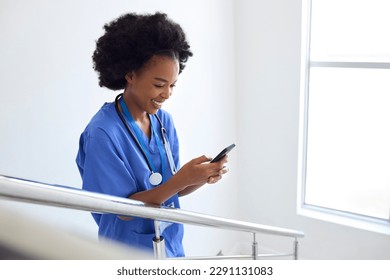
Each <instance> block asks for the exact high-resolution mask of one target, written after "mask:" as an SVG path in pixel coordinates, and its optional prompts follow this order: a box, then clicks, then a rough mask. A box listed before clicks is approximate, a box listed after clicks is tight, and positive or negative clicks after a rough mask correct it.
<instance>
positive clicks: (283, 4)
mask: <svg viewBox="0 0 390 280" xmlns="http://www.w3.org/2000/svg"><path fill="white" fill-rule="evenodd" d="M239 3H240V4H239V5H236V7H237V9H236V12H237V13H236V22H237V37H236V43H237V45H236V46H237V48H236V58H237V61H236V66H237V97H236V98H237V104H238V106H237V108H238V129H237V132H238V137H239V140H238V144H239V147H240V153H239V155H238V162H239V171H238V172H239V175H240V177H239V186H240V192H239V200H238V201H239V205H238V207H239V209H240V212H239V213H240V217H242V219H244V218H245V219H246V220H250V221H253V222H257V223H265V224H270V225H275V226H282V227H290V228H295V229H300V230H303V231H304V232H305V234H306V236H305V238H303V239H302V240H300V243H301V247H300V256H301V258H307V259H389V258H390V236H388V235H383V234H377V233H373V232H369V231H364V230H358V229H355V228H351V227H347V226H341V225H336V224H333V223H329V222H323V221H320V220H314V219H311V218H307V217H304V216H300V215H297V210H296V209H297V206H296V197H297V158H298V121H299V120H298V117H299V81H300V77H299V73H300V27H301V1H300V0H274V1H266V0H242V1H239ZM260 242H262V244H263V245H264V246H265V247H271V248H273V249H277V248H279V249H282V248H286V246H291V245H288V244H289V243H286V242H285V241H284V240H282V241H280V239H275V238H269V237H267V236H264V237H263V238H262V239H261V241H260ZM286 244H287V245H286ZM287 248H288V247H287Z"/></svg>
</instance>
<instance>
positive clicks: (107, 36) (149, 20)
mask: <svg viewBox="0 0 390 280" xmlns="http://www.w3.org/2000/svg"><path fill="white" fill-rule="evenodd" d="M104 30H105V33H104V34H103V35H102V36H101V37H100V38H99V39H98V40H97V41H96V49H95V51H94V53H93V56H92V60H93V68H94V69H95V71H96V72H97V73H98V76H99V86H101V87H106V88H109V89H112V90H121V89H124V88H125V86H126V79H125V75H126V74H127V73H129V72H132V71H137V70H139V69H141V68H142V66H143V65H144V64H145V63H146V62H147V61H148V60H149V59H150V58H151V57H152V56H154V55H166V56H170V57H172V58H176V59H177V60H178V62H179V73H181V72H182V71H183V69H184V67H185V63H186V62H187V60H188V57H190V56H192V52H191V50H190V46H189V44H188V42H187V40H186V37H185V33H184V31H183V30H182V28H181V27H180V25H178V24H177V23H175V22H173V21H172V20H170V19H169V18H168V17H167V15H166V14H164V13H159V12H157V13H155V14H145V15H138V14H135V13H130V14H125V15H122V16H120V17H119V18H117V19H115V20H113V21H111V22H110V23H108V24H105V25H104Z"/></svg>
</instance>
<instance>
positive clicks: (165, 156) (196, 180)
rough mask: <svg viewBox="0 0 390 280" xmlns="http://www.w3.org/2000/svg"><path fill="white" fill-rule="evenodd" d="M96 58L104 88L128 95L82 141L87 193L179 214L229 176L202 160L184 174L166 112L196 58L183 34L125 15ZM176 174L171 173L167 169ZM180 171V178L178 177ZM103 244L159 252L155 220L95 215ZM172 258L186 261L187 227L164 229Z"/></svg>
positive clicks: (158, 17) (110, 27) (162, 20)
mask: <svg viewBox="0 0 390 280" xmlns="http://www.w3.org/2000/svg"><path fill="white" fill-rule="evenodd" d="M104 29H105V34H104V35H103V36H102V37H100V38H99V39H98V41H97V43H96V50H95V52H94V55H93V61H94V68H95V70H96V71H97V72H98V75H99V85H100V86H102V87H106V88H109V89H112V90H123V93H121V94H120V95H118V96H117V98H116V101H115V102H110V103H105V104H104V105H103V107H102V108H101V109H100V110H99V111H98V112H97V113H96V115H95V116H94V117H93V118H92V120H91V121H90V122H89V124H88V125H87V127H86V128H85V130H84V132H83V133H82V135H81V137H80V146H79V152H78V154H77V159H76V161H77V166H78V168H79V171H80V174H81V177H82V180H83V189H85V190H88V191H93V192H99V193H105V194H111V195H115V196H119V197H130V198H132V199H136V200H140V201H143V202H146V203H152V204H158V205H161V204H162V205H165V206H168V207H175V208H179V207H180V204H179V196H182V195H187V194H189V193H191V192H193V191H195V190H196V189H198V188H200V187H201V186H203V185H205V184H206V183H209V184H210V183H216V182H218V181H219V180H220V179H221V178H222V175H223V174H225V173H226V172H227V168H225V166H224V164H225V163H226V162H227V158H226V157H224V158H223V159H222V160H220V161H218V162H214V163H210V162H209V161H210V160H211V159H210V158H208V157H206V156H199V157H197V158H195V159H193V160H191V161H189V162H188V163H187V164H185V165H184V166H183V167H182V168H179V167H180V161H179V141H178V137H177V134H176V129H175V126H174V124H173V120H172V117H171V115H170V114H169V113H168V112H166V111H164V110H163V109H161V108H162V106H163V103H164V101H166V100H167V99H169V98H170V96H171V94H172V89H173V87H174V86H175V83H176V81H177V80H178V77H179V74H180V73H181V71H182V70H183V69H184V66H185V62H186V61H187V59H188V57H190V56H191V55H192V52H191V51H190V49H189V48H190V46H189V44H188V43H187V41H186V38H185V34H184V32H183V30H182V29H181V27H180V26H179V25H178V24H176V23H174V22H172V21H171V20H170V19H169V18H168V17H167V15H166V14H162V13H155V14H148V15H138V14H126V15H123V16H121V17H119V18H118V19H116V20H114V21H112V22H110V23H109V24H106V25H105V26H104ZM168 166H170V168H168ZM177 170H178V171H177ZM93 217H94V219H95V221H96V223H97V224H98V226H99V236H101V237H106V238H108V239H113V240H116V241H120V242H122V243H125V244H127V245H131V246H136V247H139V248H142V249H147V250H151V249H152V248H153V246H152V245H153V243H152V239H153V237H154V236H155V228H154V223H153V221H152V220H149V219H141V218H131V217H118V216H116V215H101V214H93ZM160 232H161V233H162V234H163V236H164V239H165V244H166V255H167V256H168V257H179V256H184V249H183V246H182V238H183V226H182V225H181V224H172V223H161V226H160Z"/></svg>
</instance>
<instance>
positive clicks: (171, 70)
mask: <svg viewBox="0 0 390 280" xmlns="http://www.w3.org/2000/svg"><path fill="white" fill-rule="evenodd" d="M178 76H179V63H178V61H177V60H176V59H174V58H170V57H167V56H153V57H152V58H151V59H150V60H149V61H148V62H147V63H146V64H145V65H144V66H143V67H142V68H141V69H140V70H138V71H136V72H135V71H133V72H131V73H128V74H127V75H126V80H127V86H126V89H125V94H124V98H125V102H126V105H127V107H128V108H129V110H130V112H131V114H132V115H133V117H135V116H140V115H142V114H144V113H145V112H146V113H148V114H155V113H157V111H158V110H159V109H160V108H161V107H162V105H163V103H164V101H165V100H167V99H168V98H169V97H170V96H171V94H172V90H173V87H174V86H175V83H176V81H177V79H178ZM134 115H135V116H134Z"/></svg>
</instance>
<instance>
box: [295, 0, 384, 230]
mask: <svg viewBox="0 0 390 280" xmlns="http://www.w3.org/2000/svg"><path fill="white" fill-rule="evenodd" d="M306 8H307V14H308V18H309V20H308V21H307V22H306V23H305V24H304V27H305V30H304V32H305V33H303V34H307V39H306V40H305V44H303V45H304V51H303V57H304V63H303V70H304V71H303V75H302V77H303V79H302V96H301V100H302V102H301V105H302V106H301V128H302V129H301V135H300V137H301V141H300V142H301V149H302V151H301V160H300V171H301V174H300V183H299V184H300V185H299V186H298V187H301V188H302V193H301V196H300V199H301V205H303V207H308V208H310V207H313V208H312V209H315V210H319V211H327V210H329V211H331V212H332V213H336V214H337V215H344V214H345V215H348V216H349V217H352V218H360V219H367V220H370V221H376V222H379V223H385V224H386V223H387V226H388V225H389V224H388V223H389V222H390V36H388V30H389V27H390V17H389V16H388V11H390V1H388V0H311V1H308V5H307V7H306Z"/></svg>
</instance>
